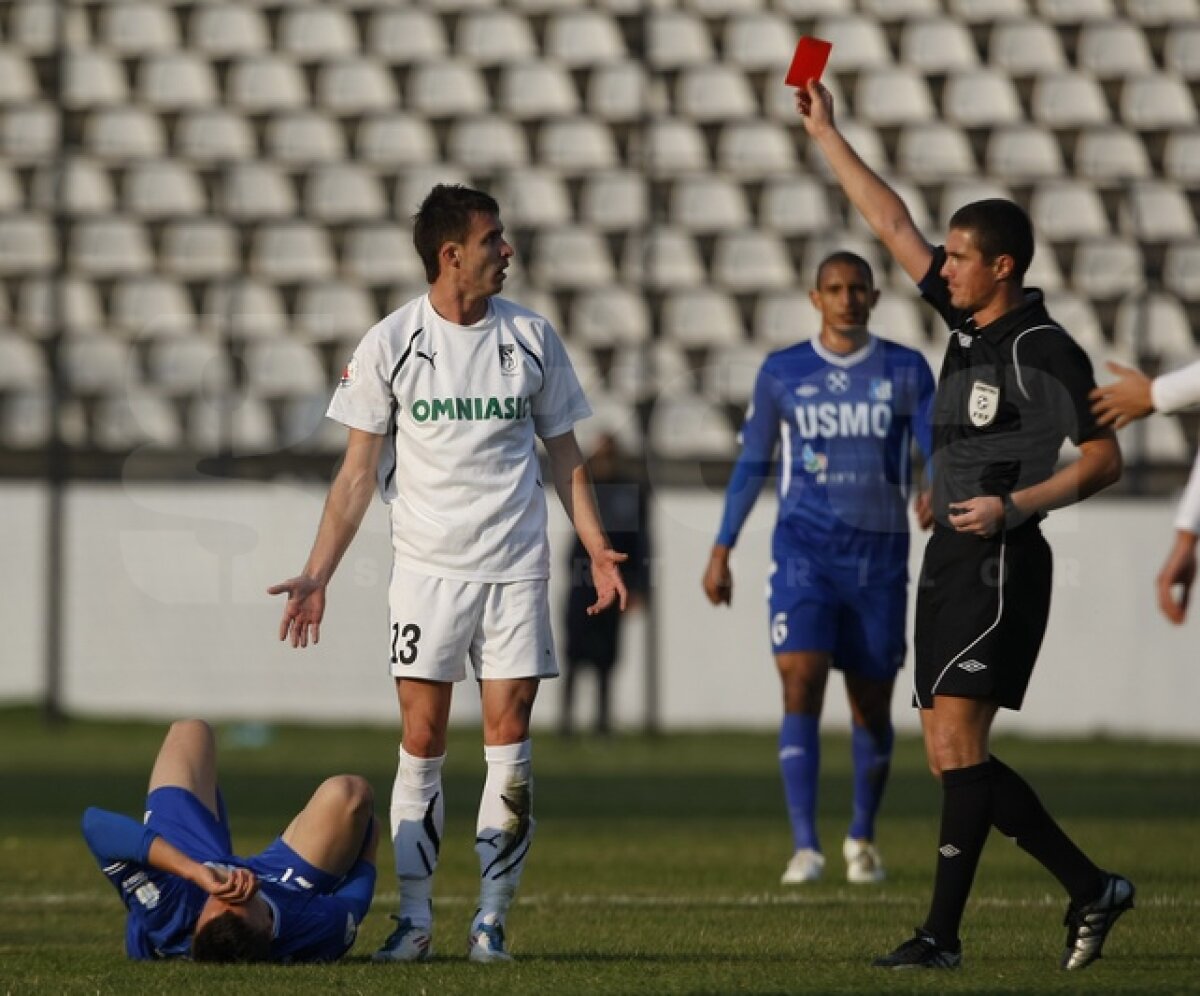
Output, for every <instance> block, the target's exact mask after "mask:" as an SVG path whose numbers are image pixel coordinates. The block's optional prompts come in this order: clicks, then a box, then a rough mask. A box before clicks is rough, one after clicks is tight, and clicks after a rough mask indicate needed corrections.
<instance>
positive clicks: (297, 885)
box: [83, 719, 379, 962]
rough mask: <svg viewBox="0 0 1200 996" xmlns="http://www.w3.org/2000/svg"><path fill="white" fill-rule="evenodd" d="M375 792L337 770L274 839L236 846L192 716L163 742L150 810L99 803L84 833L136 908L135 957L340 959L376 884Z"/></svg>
mask: <svg viewBox="0 0 1200 996" xmlns="http://www.w3.org/2000/svg"><path fill="white" fill-rule="evenodd" d="M373 803H374V796H373V794H372V792H371V786H370V785H369V784H368V783H367V782H366V780H365V779H363V778H360V777H358V776H357V775H337V776H335V777H333V778H328V779H326V780H325V781H324V782H322V783H321V784H320V786H318V788H317V790H316V792H314V793H313V795H312V798H311V799H309V801H308V804H307V805H306V806H305V807H304V809H302V810H301V811H300V813H299V814H297V816H296V817H295V818H294V819H293V820H292V821H291V823H290V824H289V825H288V827H287V829H286V830H284V832H283V834H282V835H281V836H279V837H277V838H276V839H275V840H274V842H272V843H271V845H270V846H269V847H268V848H267V849H266V850H265V851H262V852H261V853H259V854H255V855H252V856H251V857H248V858H239V857H236V856H234V854H233V844H232V841H231V839H230V834H229V821H228V818H227V816H226V812H225V804H224V800H223V799H222V798H221V792H220V789H219V788H218V786H217V754H216V742H215V739H214V737H213V732H212V729H211V727H209V725H208V724H207V723H204V722H202V721H200V720H196V719H188V720H180V721H179V722H176V723H174V724H172V726H171V729H170V730H169V731H168V732H167V735H166V737H165V739H164V740H163V744H162V747H161V748H159V752H158V757H157V758H156V760H155V762H154V768H153V770H152V771H151V773H150V786H149V789H148V792H147V795H146V815H145V819H144V821H143V822H142V823H138V822H137V821H136V820H133V819H131V818H129V817H127V816H122V815H120V814H118V813H110V812H107V811H105V810H103V809H97V808H95V807H92V808H89V809H88V810H87V811H86V812H85V813H84V814H83V835H84V838H85V839H86V840H87V845H88V847H89V848H90V849H91V851H92V854H93V855H95V857H96V860H97V862H98V863H99V865H100V868H101V870H102V871H103V872H104V874H105V876H107V878H108V880H109V881H110V882H112V884H113V886H114V887H115V888H116V890H117V892H118V894H119V895H120V896H121V901H122V902H123V903H124V904H125V908H126V910H127V911H128V915H127V918H126V921H125V950H126V953H127V954H128V955H129V957H130V958H136V959H152V958H187V957H190V958H192V959H194V960H196V961H215V962H250V961H274V962H320V961H336V960H337V959H338V958H340V957H341V956H342V955H344V954H345V953H346V952H347V951H348V950H350V947H351V946H352V945H353V944H354V938H355V936H356V935H357V933H358V925H359V924H360V923H362V920H363V917H365V916H366V915H367V910H368V909H369V908H370V906H371V897H372V895H373V894H374V891H375V848H376V845H377V844H378V841H379V828H378V823H377V821H376V820H375V816H374V814H373V812H372V807H373Z"/></svg>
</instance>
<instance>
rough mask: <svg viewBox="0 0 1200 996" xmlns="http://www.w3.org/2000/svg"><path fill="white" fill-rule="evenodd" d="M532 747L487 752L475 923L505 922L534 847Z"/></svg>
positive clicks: (477, 826) (507, 746) (478, 837)
mask: <svg viewBox="0 0 1200 996" xmlns="http://www.w3.org/2000/svg"><path fill="white" fill-rule="evenodd" d="M532 753H533V751H532V745H531V744H530V742H529V741H528V740H522V741H521V742H520V743H517V744H505V745H504V746H501V747H487V746H485V747H484V748H483V756H484V758H485V759H486V760H487V780H486V781H485V782H484V785H483V796H482V798H481V799H480V800H479V818H478V820H477V821H476V823H475V853H476V854H478V855H479V874H480V885H479V910H478V911H477V912H476V914H475V922H476V923H479V922H482V921H488V922H499V923H503V922H504V916H505V914H506V913H507V912H508V907H509V906H510V905H511V904H512V900H513V896H514V895H515V893H516V891H517V885H518V884H519V883H520V881H521V872H522V870H523V869H524V868H525V857H526V855H527V854H528V853H529V847H530V844H531V843H532V841H533V828H534V819H533V776H532V775H531V773H530V758H531V756H532Z"/></svg>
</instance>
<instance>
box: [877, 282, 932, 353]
mask: <svg viewBox="0 0 1200 996" xmlns="http://www.w3.org/2000/svg"><path fill="white" fill-rule="evenodd" d="M926 322H927V316H926V309H925V308H924V307H923V306H922V305H921V304H920V303H918V301H917V300H916V298H914V297H913V296H912V295H910V294H898V293H896V292H895V291H891V290H887V289H886V288H885V289H882V290H880V292H879V300H878V301H877V302H876V304H875V307H874V308H873V309H872V310H871V323H870V327H871V331H872V332H874V333H876V334H877V335H881V336H883V337H884V338H885V339H891V340H893V341H894V342H899V343H902V344H903V345H905V346H910V347H912V348H913V349H925V348H926V347H927V346H928V345H929V337H928V335H927V334H926Z"/></svg>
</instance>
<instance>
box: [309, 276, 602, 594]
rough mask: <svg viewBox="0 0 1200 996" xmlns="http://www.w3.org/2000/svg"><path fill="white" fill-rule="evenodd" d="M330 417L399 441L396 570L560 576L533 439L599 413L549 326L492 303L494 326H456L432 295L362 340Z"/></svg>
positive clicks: (389, 453)
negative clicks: (554, 567) (553, 567)
mask: <svg viewBox="0 0 1200 996" xmlns="http://www.w3.org/2000/svg"><path fill="white" fill-rule="evenodd" d="M327 414H328V415H329V417H330V418H332V419H335V420H337V421H338V422H341V423H342V424H344V425H347V426H349V427H350V428H353V429H361V430H363V431H365V432H373V433H378V434H381V435H387V436H389V437H390V438H389V443H388V444H387V445H385V447H384V453H383V457H382V458H381V460H380V466H379V490H380V494H381V495H382V497H383V500H384V501H385V502H387V503H388V505H389V507H390V511H391V525H392V546H393V550H394V553H395V561H396V563H397V564H399V565H401V566H403V567H405V568H407V569H408V570H412V571H417V572H419V573H423V574H429V575H434V576H437V577H446V578H455V579H458V580H463V581H483V582H503V581H527V580H534V579H539V578H547V577H549V576H550V549H549V542H548V540H547V537H546V497H545V486H544V483H543V481H542V475H541V468H540V464H539V462H538V458H537V450H536V445H535V441H534V437H535V435H536V436H539V437H541V438H543V439H549V438H553V437H554V436H560V435H562V434H563V433H565V432H568V431H569V430H570V429H571V428H572V427H573V426H574V425H575V423H576V422H578V421H579V420H580V419H583V418H586V417H587V416H588V415H590V414H591V408H590V407H589V406H588V403H587V399H586V398H585V397H584V394H583V390H582V388H581V387H580V385H579V379H578V378H577V377H576V375H575V371H574V369H573V368H572V366H571V361H570V359H569V358H568V356H567V352H566V349H565V348H564V347H563V344H562V341H561V340H560V339H559V337H558V334H557V333H556V332H555V331H554V329H553V327H552V326H551V325H550V323H549V322H547V321H546V319H544V318H542V317H541V316H540V315H537V314H535V313H534V312H532V311H529V310H527V309H525V308H522V307H520V306H519V305H516V304H514V303H513V302H511V301H507V300H505V299H503V298H499V297H493V298H491V299H490V301H489V302H488V312H487V315H486V316H485V317H484V318H483V320H482V321H480V322H478V323H477V324H475V325H470V326H464V325H456V324H454V323H453V322H449V321H447V320H446V319H444V318H442V317H441V316H440V315H439V314H438V313H437V312H436V311H435V310H434V309H433V306H432V305H431V304H430V302H429V296H428V295H422V296H421V297H419V298H416V299H415V300H412V301H410V302H408V303H407V304H405V305H404V306H403V307H401V308H400V309H399V310H397V311H394V312H392V314H390V315H388V316H387V317H386V318H385V319H383V321H381V322H379V323H378V324H377V325H375V326H374V327H373V328H371V329H370V331H368V332H367V334H366V336H364V337H363V340H362V342H360V343H359V345H358V348H357V349H356V350H355V351H354V356H353V357H352V358H351V360H350V362H349V363H348V364H347V366H346V370H345V373H343V375H342V379H341V382H340V383H339V385H338V387H337V388H336V390H335V392H334V395H333V400H332V402H331V403H330V405H329V411H328V413H327Z"/></svg>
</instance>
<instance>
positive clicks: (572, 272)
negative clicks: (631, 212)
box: [529, 227, 616, 290]
mask: <svg viewBox="0 0 1200 996" xmlns="http://www.w3.org/2000/svg"><path fill="white" fill-rule="evenodd" d="M531 256H532V259H531V261H530V264H529V272H530V275H531V276H532V278H533V280H534V281H535V282H536V283H537V284H540V285H541V286H543V287H547V288H549V289H551V290H574V289H579V288H585V287H587V288H595V287H604V286H607V285H608V284H611V283H613V282H614V280H615V279H616V271H615V268H614V267H613V261H612V256H611V254H610V252H609V248H608V244H607V242H606V241H605V239H604V236H603V235H601V233H599V232H597V231H594V230H592V229H590V228H581V227H569V228H547V229H542V230H541V231H539V232H537V233H536V234H535V235H534V239H533V248H532V252H531Z"/></svg>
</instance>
